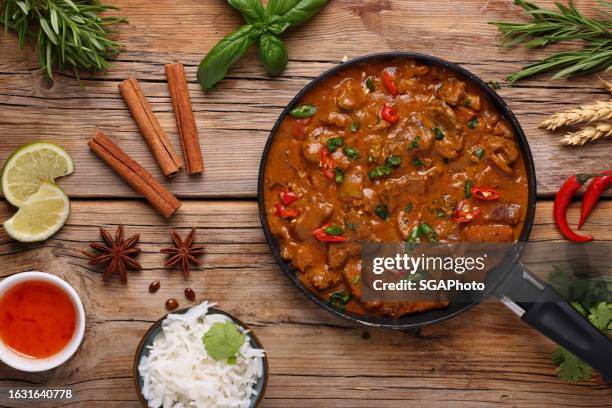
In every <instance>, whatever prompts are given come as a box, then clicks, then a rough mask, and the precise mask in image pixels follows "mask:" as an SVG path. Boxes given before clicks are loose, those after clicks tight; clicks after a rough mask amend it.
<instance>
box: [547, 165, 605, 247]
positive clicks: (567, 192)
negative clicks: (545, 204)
mask: <svg viewBox="0 0 612 408" xmlns="http://www.w3.org/2000/svg"><path fill="white" fill-rule="evenodd" d="M594 176H597V174H574V175H573V176H571V177H570V178H568V179H567V180H565V183H563V185H562V186H561V188H560V189H559V192H558V193H557V195H556V196H555V203H554V205H553V215H554V217H555V223H556V224H557V228H558V229H559V232H561V234H563V236H564V237H565V238H567V239H569V240H570V241H573V242H588V241H592V240H593V237H591V236H588V235H578V234H576V233H575V232H574V231H572V229H571V228H570V227H569V225H568V223H567V219H566V213H567V207H568V206H569V204H570V202H571V201H572V197H573V196H574V194H575V193H576V192H577V191H578V190H580V187H582V185H583V184H584V183H585V182H586V181H587V180H588V179H590V178H591V177H594Z"/></svg>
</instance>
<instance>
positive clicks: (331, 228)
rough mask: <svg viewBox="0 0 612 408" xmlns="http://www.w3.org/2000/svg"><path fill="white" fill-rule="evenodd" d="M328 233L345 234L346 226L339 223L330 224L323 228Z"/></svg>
mask: <svg viewBox="0 0 612 408" xmlns="http://www.w3.org/2000/svg"><path fill="white" fill-rule="evenodd" d="M323 231H325V233H326V234H327V235H334V236H335V235H342V234H344V228H342V227H340V226H338V225H330V226H329V227H325V229H324V230H323Z"/></svg>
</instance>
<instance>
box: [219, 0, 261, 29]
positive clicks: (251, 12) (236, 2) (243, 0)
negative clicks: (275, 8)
mask: <svg viewBox="0 0 612 408" xmlns="http://www.w3.org/2000/svg"><path fill="white" fill-rule="evenodd" d="M227 2H228V3H229V5H230V6H232V7H233V8H235V9H236V10H238V11H239V12H240V14H242V17H244V19H245V21H246V22H247V23H248V24H255V23H262V22H263V21H264V18H265V15H266V12H265V11H264V8H263V6H262V5H261V1H259V0H227Z"/></svg>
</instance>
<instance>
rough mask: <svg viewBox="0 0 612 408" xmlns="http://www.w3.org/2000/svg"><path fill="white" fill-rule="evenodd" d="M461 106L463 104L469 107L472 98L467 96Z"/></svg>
mask: <svg viewBox="0 0 612 408" xmlns="http://www.w3.org/2000/svg"><path fill="white" fill-rule="evenodd" d="M463 106H465V107H466V108H469V107H470V106H472V100H471V99H469V98H466V99H465V101H463Z"/></svg>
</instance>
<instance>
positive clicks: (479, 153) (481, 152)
mask: <svg viewBox="0 0 612 408" xmlns="http://www.w3.org/2000/svg"><path fill="white" fill-rule="evenodd" d="M484 155H485V150H484V149H483V148H482V147H480V146H478V147H477V148H476V149H474V156H476V157H477V158H478V160H482V158H483V157H484Z"/></svg>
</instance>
